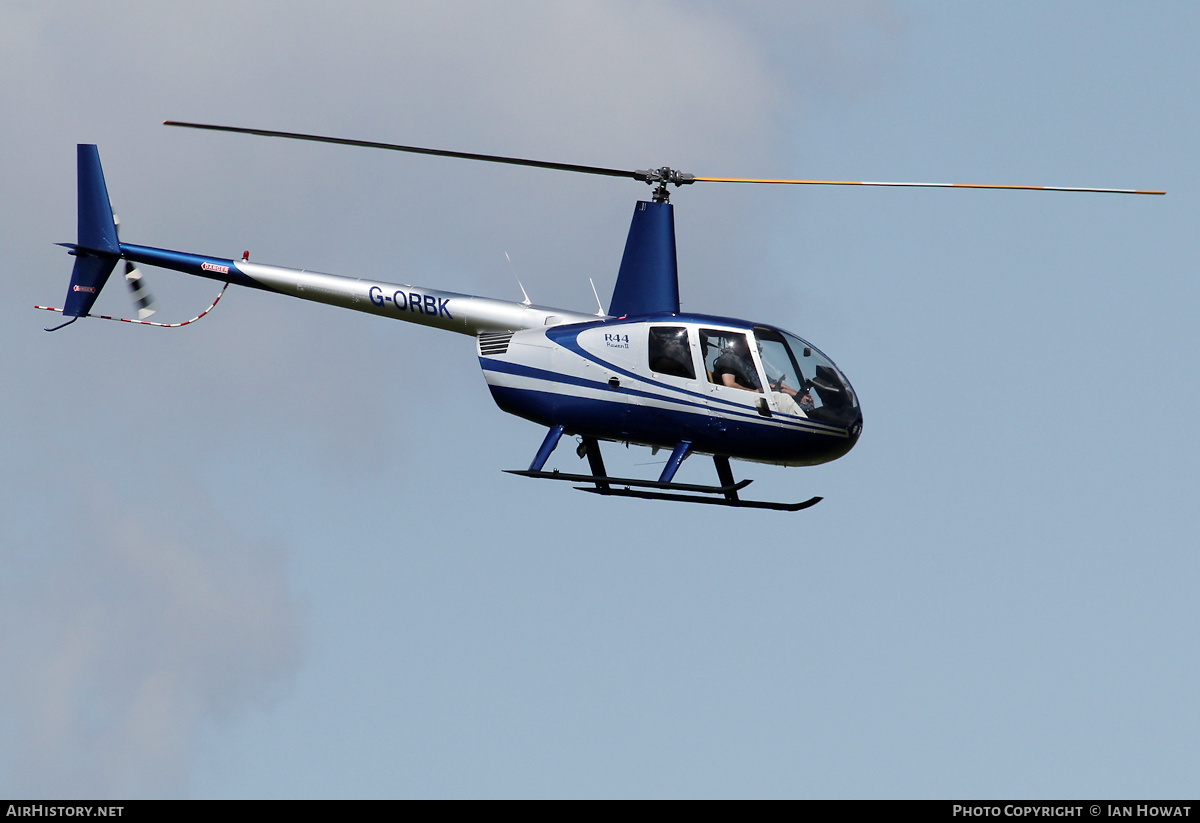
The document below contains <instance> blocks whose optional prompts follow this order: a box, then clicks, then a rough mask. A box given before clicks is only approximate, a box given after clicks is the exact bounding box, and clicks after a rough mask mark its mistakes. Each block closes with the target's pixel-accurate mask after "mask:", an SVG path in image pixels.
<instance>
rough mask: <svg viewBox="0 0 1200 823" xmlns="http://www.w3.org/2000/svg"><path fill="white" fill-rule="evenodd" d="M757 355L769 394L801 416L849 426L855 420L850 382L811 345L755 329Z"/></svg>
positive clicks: (856, 414)
mask: <svg viewBox="0 0 1200 823" xmlns="http://www.w3.org/2000/svg"><path fill="white" fill-rule="evenodd" d="M754 334H755V336H756V337H757V338H758V344H759V353H760V354H761V356H762V363H763V368H764V369H765V370H766V372H767V381H768V382H769V383H770V384H771V390H772V391H774V392H781V393H784V394H787V395H789V396H792V397H794V398H795V399H796V402H797V404H798V405H799V406H800V408H801V409H803V411H804V413H805V415H807V416H808V417H811V418H813V419H815V420H823V421H825V422H826V423H834V424H836V425H839V426H849V425H850V424H851V423H853V422H854V420H855V418H856V417H857V416H858V398H857V397H855V396H854V389H852V388H851V387H850V381H849V380H847V379H846V376H845V375H844V374H842V372H841V371H840V370H839V369H838V367H837V366H835V365H834V364H833V361H832V360H830V359H829V358H828V357H826V356H825V355H824V354H822V353H821V352H820V351H819V350H818V349H817V348H816V347H815V346H813V345H812V344H811V343H809V342H807V341H805V340H801V339H800V338H799V337H796V336H795V335H794V334H789V333H787V332H780V331H777V330H776V329H769V328H766V327H763V326H757V327H755V329H754Z"/></svg>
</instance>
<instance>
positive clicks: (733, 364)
mask: <svg viewBox="0 0 1200 823" xmlns="http://www.w3.org/2000/svg"><path fill="white" fill-rule="evenodd" d="M712 371H713V382H714V383H719V384H721V385H722V386H728V387H729V388H731V389H745V390H746V391H754V392H761V391H762V384H761V383H759V381H758V371H757V370H756V369H755V368H754V363H753V361H751V360H750V350H749V348H748V347H747V346H746V337H745V335H740V334H739V335H735V336H733V337H732V338H731V339H730V343H729V348H727V349H725V350H724V351H722V352H721V355H720V357H718V358H717V359H716V361H715V362H714V363H713V370H712Z"/></svg>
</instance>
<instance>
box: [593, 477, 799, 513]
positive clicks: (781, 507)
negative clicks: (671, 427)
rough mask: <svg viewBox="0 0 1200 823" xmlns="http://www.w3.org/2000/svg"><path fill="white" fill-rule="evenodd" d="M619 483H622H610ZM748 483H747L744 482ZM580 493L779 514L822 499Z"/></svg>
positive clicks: (604, 491)
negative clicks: (787, 500)
mask: <svg viewBox="0 0 1200 823" xmlns="http://www.w3.org/2000/svg"><path fill="white" fill-rule="evenodd" d="M612 482H621V483H623V482H624V481H612ZM746 482H749V481H746ZM575 488H577V489H579V491H581V492H591V493H592V494H603V495H613V496H616V497H642V498H645V499H647V500H677V501H679V502H680V503H707V504H708V505H710V506H732V507H733V508H735V509H773V510H775V511H781V512H798V511H800V510H801V509H807V508H808V507H809V506H815V505H817V504H818V503H820V502H821V500H822V499H823V498H820V497H810V498H809V499H808V500H805V501H803V502H801V503H771V502H769V501H767V500H741V499H739V498H737V497H735V498H733V499H732V500H730V499H728V498H727V497H697V496H695V495H690V494H659V493H657V492H641V491H634V490H633V489H612V488H608V489H602V488H600V487H598V486H597V487H595V488H592V487H590V486H576V487H575Z"/></svg>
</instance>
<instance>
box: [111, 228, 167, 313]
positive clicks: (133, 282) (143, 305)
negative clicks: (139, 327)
mask: <svg viewBox="0 0 1200 823" xmlns="http://www.w3.org/2000/svg"><path fill="white" fill-rule="evenodd" d="M113 228H114V229H115V230H116V233H117V237H118V239H119V238H120V236H121V218H119V217H117V216H116V215H113ZM125 283H126V285H128V286H129V291H130V292H131V293H132V295H133V305H134V307H135V308H136V309H137V316H138V320H145V319H146V318H147V317H150V316H151V315H153V314H154V313H155V312H156V311H158V309H157V308H156V307H155V305H154V297H153V296H151V294H150V289H149V287H148V286H147V285H146V281H145V279H143V277H142V272H141V269H139V268H138V267H137V264H136V263H134V262H133V261H132V260H126V261H125Z"/></svg>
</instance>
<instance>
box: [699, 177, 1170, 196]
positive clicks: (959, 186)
mask: <svg viewBox="0 0 1200 823" xmlns="http://www.w3.org/2000/svg"><path fill="white" fill-rule="evenodd" d="M696 182H697V183H779V184H785V185H793V186H906V187H909V188H923V189H1023V190H1026V191H1088V192H1098V193H1101V194H1166V192H1165V191H1148V190H1145V189H1093V188H1082V187H1076V186H997V185H988V184H984V183H884V182H878V181H865V180H767V179H757V178H750V177H697V178H696Z"/></svg>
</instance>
